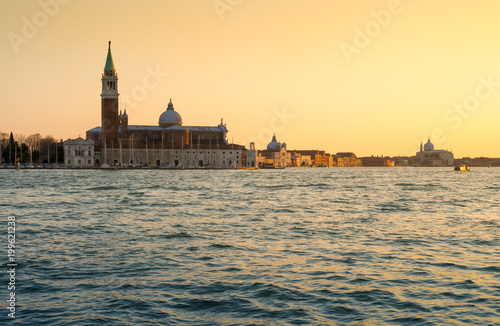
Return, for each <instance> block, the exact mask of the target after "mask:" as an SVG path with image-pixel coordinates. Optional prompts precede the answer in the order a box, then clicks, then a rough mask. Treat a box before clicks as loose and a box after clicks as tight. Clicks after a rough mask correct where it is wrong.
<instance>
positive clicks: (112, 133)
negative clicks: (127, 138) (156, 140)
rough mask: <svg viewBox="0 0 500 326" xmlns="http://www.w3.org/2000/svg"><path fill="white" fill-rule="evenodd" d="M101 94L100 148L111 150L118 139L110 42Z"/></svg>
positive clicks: (114, 71) (115, 83) (113, 66)
mask: <svg viewBox="0 0 500 326" xmlns="http://www.w3.org/2000/svg"><path fill="white" fill-rule="evenodd" d="M101 80H102V93H101V147H102V150H104V147H107V148H111V147H112V146H113V145H116V142H117V139H118V124H119V122H118V96H119V95H120V94H118V76H117V75H116V70H115V65H114V63H113V57H112V56H111V41H109V46H108V57H107V58H106V65H105V66H104V74H103V75H102V79H101Z"/></svg>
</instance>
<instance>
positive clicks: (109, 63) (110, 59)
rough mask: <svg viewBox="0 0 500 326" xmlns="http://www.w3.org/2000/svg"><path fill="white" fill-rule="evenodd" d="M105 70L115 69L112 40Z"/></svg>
mask: <svg viewBox="0 0 500 326" xmlns="http://www.w3.org/2000/svg"><path fill="white" fill-rule="evenodd" d="M104 70H115V64H114V63H113V57H112V56H111V41H109V47H108V57H107V58H106V65H105V66H104Z"/></svg>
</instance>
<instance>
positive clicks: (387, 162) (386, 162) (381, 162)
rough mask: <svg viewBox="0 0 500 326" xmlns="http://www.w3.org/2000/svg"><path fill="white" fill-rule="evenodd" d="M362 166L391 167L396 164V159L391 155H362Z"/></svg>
mask: <svg viewBox="0 0 500 326" xmlns="http://www.w3.org/2000/svg"><path fill="white" fill-rule="evenodd" d="M361 164H362V166H370V167H377V166H379V167H383V166H385V167H391V166H394V161H393V160H391V159H390V158H389V157H382V156H380V157H379V156H371V157H362V158H361Z"/></svg>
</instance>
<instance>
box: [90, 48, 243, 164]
mask: <svg viewBox="0 0 500 326" xmlns="http://www.w3.org/2000/svg"><path fill="white" fill-rule="evenodd" d="M101 82H102V92H101V126H98V127H95V128H92V129H90V130H88V131H87V133H86V138H87V139H89V140H92V141H93V142H94V144H95V164H96V165H98V166H100V165H103V164H106V165H114V166H116V165H118V166H160V167H188V168H189V167H193V168H194V167H213V168H229V167H234V168H240V167H242V166H243V165H245V164H246V162H245V152H246V149H245V147H244V146H242V145H236V144H230V143H229V142H228V141H227V133H228V130H227V127H226V124H224V123H223V120H222V119H221V122H220V124H218V125H215V126H184V125H183V121H182V117H181V115H180V114H179V112H177V111H176V110H175V109H174V105H173V103H172V99H170V102H169V103H168V105H167V108H166V109H165V111H163V112H162V113H161V114H160V115H159V118H158V123H157V124H156V125H130V124H129V114H128V113H127V110H126V108H125V109H124V110H123V112H122V110H120V111H119V110H118V107H119V101H118V100H119V93H118V75H117V73H116V69H115V65H114V62H113V57H112V55H111V42H110V44H109V47H108V54H107V58H106V64H105V66H104V73H103V75H102V79H101Z"/></svg>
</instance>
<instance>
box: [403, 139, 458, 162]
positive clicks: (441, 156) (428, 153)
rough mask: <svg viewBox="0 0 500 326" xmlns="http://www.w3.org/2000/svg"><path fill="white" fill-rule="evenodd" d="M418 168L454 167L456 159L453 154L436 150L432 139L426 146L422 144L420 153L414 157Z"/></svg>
mask: <svg viewBox="0 0 500 326" xmlns="http://www.w3.org/2000/svg"><path fill="white" fill-rule="evenodd" d="M413 160H414V162H413V164H412V165H416V166H453V164H454V162H455V159H454V157H453V153H452V152H449V151H445V150H440V149H438V150H436V149H434V144H433V143H431V139H430V138H429V139H428V140H427V143H426V144H425V145H422V143H420V152H417V155H416V156H414V157H413Z"/></svg>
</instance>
